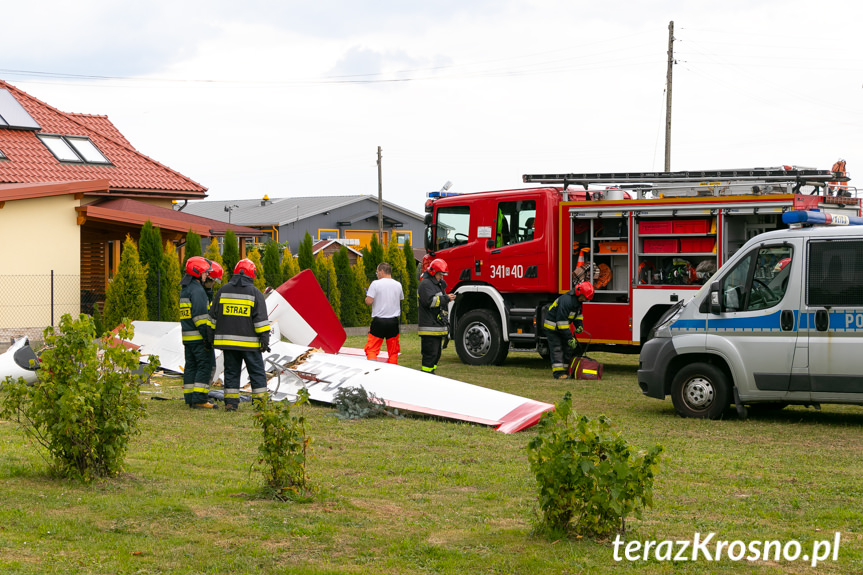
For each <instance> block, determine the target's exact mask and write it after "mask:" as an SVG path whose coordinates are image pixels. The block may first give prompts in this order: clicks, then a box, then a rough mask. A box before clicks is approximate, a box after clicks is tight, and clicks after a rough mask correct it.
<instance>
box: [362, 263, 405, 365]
mask: <svg viewBox="0 0 863 575" xmlns="http://www.w3.org/2000/svg"><path fill="white" fill-rule="evenodd" d="M376 273H377V275H378V279H376V280H375V281H373V282H372V283H371V285H369V289H368V290H367V291H366V305H370V306H372V325H371V327H369V338H368V340H367V341H366V346H365V347H364V348H363V350H364V351H365V352H366V359H370V360H375V359H377V357H378V354H379V353H380V351H381V344H382V343H383V342H384V340H386V342H387V356H388V357H387V363H394V364H398V362H399V350H400V349H401V348H400V347H399V318H400V317H401V315H402V307H401V302H402V300H403V299H405V293H404V290H402V284H400V283H399V282H397V281H396V280H394V279H393V278H392V273H393V268H392V267H391V266H390V264H388V263H386V262H383V263H380V264H378V269H377V270H376Z"/></svg>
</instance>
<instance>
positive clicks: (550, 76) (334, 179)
mask: <svg viewBox="0 0 863 575" xmlns="http://www.w3.org/2000/svg"><path fill="white" fill-rule="evenodd" d="M48 4H50V5H52V6H53V5H54V4H56V5H57V7H58V8H61V7H62V6H64V5H63V4H60V3H58V2H48ZM115 4H116V3H111V2H93V3H90V4H87V5H85V8H89V10H84V12H85V13H86V14H87V16H89V17H87V18H85V17H83V16H81V15H79V14H78V13H77V12H72V11H67V12H64V11H62V9H61V10H60V11H55V10H53V9H47V8H45V6H44V5H40V13H39V14H42V15H43V16H42V17H40V18H39V21H40V23H42V33H40V34H36V35H33V34H24V33H22V32H20V31H18V32H13V37H12V38H11V39H10V38H9V37H8V36H4V37H3V38H0V51H2V52H3V53H4V54H5V55H8V56H9V57H4V62H3V64H2V65H3V66H4V67H5V69H4V70H0V77H2V78H3V79H5V80H7V81H10V82H11V83H13V84H15V85H18V86H19V87H21V88H22V89H24V90H27V91H29V92H30V93H32V94H33V95H34V96H36V97H39V98H41V99H43V100H44V101H46V102H48V103H49V104H52V105H54V106H56V107H58V108H60V109H62V110H65V111H72V112H88V113H98V114H107V115H108V116H109V117H110V118H111V119H112V121H114V123H115V124H116V125H117V127H118V128H119V129H120V130H121V131H122V132H123V133H124V134H125V135H126V136H127V137H128V138H129V139H130V141H131V142H132V143H133V144H134V145H135V146H136V147H138V148H139V149H140V150H141V151H142V152H144V153H146V154H148V155H150V156H152V157H153V158H155V159H157V160H159V161H161V162H163V163H165V164H167V165H168V166H170V167H172V168H174V169H176V170H178V171H180V172H181V173H183V174H185V175H187V176H189V177H191V178H193V179H195V180H197V181H199V182H201V183H202V184H204V185H206V186H208V187H209V188H210V194H211V197H212V198H215V199H228V198H234V197H237V198H239V197H257V196H262V195H263V194H264V193H266V194H268V195H270V197H277V196H280V195H330V194H336V193H339V194H344V193H352V194H353V193H368V194H374V195H376V194H377V168H376V164H375V160H376V157H375V155H376V150H377V146H382V147H383V157H384V161H383V168H384V169H383V182H384V195H385V197H387V198H388V199H390V200H392V201H395V202H397V203H400V204H402V205H404V206H405V207H407V208H409V209H412V210H414V211H421V210H422V203H423V199H424V197H423V194H424V193H425V192H426V191H430V190H434V189H438V188H439V187H440V186H441V185H442V184H443V182H445V181H447V180H451V181H452V182H453V183H454V184H455V186H454V188H453V190H454V191H462V192H465V191H475V190H483V189H503V188H508V187H518V186H520V185H521V174H523V173H531V172H573V171H613V170H653V169H661V168H662V163H663V158H664V107H665V102H664V89H665V71H666V45H667V36H668V30H667V26H668V22H669V21H670V20H674V22H675V38H676V41H675V57H676V60H677V64H676V65H675V66H674V83H673V87H674V90H673V114H672V128H673V132H672V168H673V169H709V168H723V167H745V166H756V165H759V166H764V165H779V164H789V163H793V164H801V165H809V166H816V167H829V166H830V165H831V164H832V163H833V161H835V159H836V158H838V157H840V156H842V157H844V158H845V159H846V160H848V167H849V170H851V172H852V176H853V173H854V171H855V166H861V168H860V170H859V171H860V173H861V174H863V144H861V143H860V139H859V134H860V133H861V128H863V110H861V101H863V56H861V52H860V50H859V41H858V40H857V39H858V38H859V36H860V33H859V32H860V30H859V26H860V25H859V24H858V23H859V22H860V21H861V18H860V15H861V12H863V9H861V8H859V7H858V5H857V4H856V3H852V2H850V1H849V2H838V1H827V2H824V3H822V4H820V5H817V6H816V5H812V4H811V3H804V2H802V1H800V0H792V1H790V2H772V1H761V2H757V1H756V2H751V1H750V2H743V1H736V0H730V1H727V2H724V3H722V4H714V5H710V6H709V7H706V6H704V5H703V4H702V3H693V2H676V1H675V2H670V1H666V2H638V3H636V2H628V3H620V2H619V3H607V2H606V3H597V2H590V3H588V2H576V1H572V0H534V1H525V0H510V1H507V2H492V1H490V0H489V1H468V0H461V1H456V0H446V1H443V2H438V3H435V4H426V3H413V2H407V3H406V2H400V1H396V0H392V1H386V2H384V1H381V2H352V1H348V0H344V1H334V0H328V1H325V2H318V3H310V2H265V1H252V2H249V3H246V4H243V5H242V7H239V8H238V5H236V3H231V4H228V3H227V2H203V1H202V0H198V1H196V2H192V3H176V2H175V3H167V2H161V1H157V2H151V3H148V4H147V7H146V8H142V7H139V8H134V7H126V6H125V5H124V4H116V5H115ZM78 6H80V3H79V4H78ZM15 9H16V10H25V8H20V7H16V8H15ZM44 14H54V15H56V17H51V18H46V17H44ZM16 16H17V17H18V18H19V19H23V20H24V21H28V18H29V19H34V18H36V17H37V16H38V14H36V13H34V12H29V13H27V12H18V13H17V14H16ZM136 25H137V27H136ZM67 29H74V31H75V34H71V35H70V34H64V33H63V32H64V31H66V30H67ZM16 30H18V28H16ZM12 48H14V50H13V49H12ZM10 70H31V71H32V70H36V71H40V72H49V73H52V74H67V73H76V74H80V73H84V74H88V75H93V76H99V75H105V76H119V77H122V78H124V79H122V80H117V79H113V80H103V81H94V80H84V79H71V80H70V79H58V78H54V79H50V78H49V79H45V78H40V77H36V76H33V75H32V74H20V73H14V72H10ZM125 78H128V79H125Z"/></svg>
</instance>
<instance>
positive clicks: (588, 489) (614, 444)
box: [528, 392, 663, 538]
mask: <svg viewBox="0 0 863 575" xmlns="http://www.w3.org/2000/svg"><path fill="white" fill-rule="evenodd" d="M662 451H663V447H662V446H661V445H655V446H653V447H651V448H650V449H649V450H647V451H646V452H644V451H638V450H636V449H635V448H634V447H633V446H632V445H630V444H629V443H628V442H627V441H626V440H624V439H623V438H622V437H621V436H620V435H619V434H618V433H616V432H614V431H612V429H611V421H610V420H609V419H608V418H607V417H606V416H604V415H602V416H600V417H598V418H596V419H590V418H588V417H585V416H578V415H577V414H576V413H575V412H573V410H572V395H571V394H570V392H567V393H566V395H565V396H564V398H563V401H562V402H560V403H558V404H556V406H555V410H554V411H550V412H546V413H544V414H543V415H542V417H541V418H540V421H539V424H538V426H537V435H536V437H534V438H533V439H531V440H530V442H529V444H528V461H529V462H530V468H531V471H532V472H533V473H534V475H535V476H536V482H537V490H538V495H539V508H540V515H541V518H540V530H542V531H545V532H546V533H548V534H549V535H552V536H553V537H559V536H561V535H565V534H570V533H574V534H578V535H585V536H589V537H597V538H602V537H606V536H608V535H610V534H612V533H615V532H623V531H625V527H626V523H625V522H626V518H627V517H628V516H630V515H632V516H634V517H636V518H639V519H640V518H641V512H642V509H643V508H644V507H650V506H651V505H652V504H653V478H654V475H655V473H656V471H657V469H658V467H659V458H660V455H661V453H662Z"/></svg>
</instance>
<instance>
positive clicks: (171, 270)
mask: <svg viewBox="0 0 863 575" xmlns="http://www.w3.org/2000/svg"><path fill="white" fill-rule="evenodd" d="M162 261H163V262H164V263H163V266H164V268H165V278H166V279H167V284H168V285H167V289H166V290H165V292H164V293H163V297H162V321H180V289H181V286H180V281H182V279H183V273H182V272H181V271H180V258H179V256H178V255H177V248H176V247H175V246H174V242H170V241H168V242H165V250H164V251H163V253H162Z"/></svg>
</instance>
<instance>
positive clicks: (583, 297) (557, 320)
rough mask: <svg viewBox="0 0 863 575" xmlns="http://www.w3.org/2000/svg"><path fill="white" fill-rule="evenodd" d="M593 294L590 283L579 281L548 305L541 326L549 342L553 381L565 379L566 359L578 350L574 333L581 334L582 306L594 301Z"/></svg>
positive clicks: (566, 375)
mask: <svg viewBox="0 0 863 575" xmlns="http://www.w3.org/2000/svg"><path fill="white" fill-rule="evenodd" d="M593 292H594V290H593V284H591V283H590V282H581V283H579V284H577V285H576V286H575V287H574V288H572V289H571V290H569V291H568V292H566V293H565V294H563V295H562V296H560V297H558V298H557V299H556V300H554V303H552V304H551V305H549V306H547V311H546V313H545V320H544V321H543V323H542V326H543V327H544V328H545V336H546V338H547V339H548V351H549V355H550V357H551V375H552V376H554V378H555V379H565V378H567V377H568V372H567V369H568V367H569V361H568V360H569V359H570V357H571V355H572V354H573V353H575V351H576V349H577V347H578V340H576V339H575V337H573V332H575V333H581V332H582V331H584V325H583V320H582V315H581V303H582V302H585V301H588V300H591V299H593ZM570 324H572V329H570Z"/></svg>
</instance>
